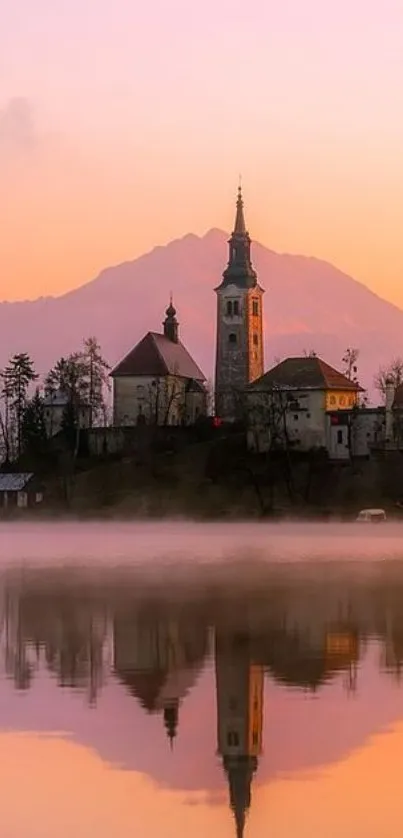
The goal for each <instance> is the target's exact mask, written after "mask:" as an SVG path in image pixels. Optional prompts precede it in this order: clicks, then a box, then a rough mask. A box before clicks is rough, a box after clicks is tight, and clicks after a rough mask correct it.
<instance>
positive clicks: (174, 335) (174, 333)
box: [163, 291, 179, 343]
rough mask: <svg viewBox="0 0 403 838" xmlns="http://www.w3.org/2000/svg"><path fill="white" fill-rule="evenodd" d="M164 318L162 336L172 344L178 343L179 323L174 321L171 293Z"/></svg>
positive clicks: (174, 309)
mask: <svg viewBox="0 0 403 838" xmlns="http://www.w3.org/2000/svg"><path fill="white" fill-rule="evenodd" d="M165 314H166V317H165V320H164V322H163V326H164V335H165V337H166V338H168V340H170V341H172V343H178V341H179V323H178V321H177V319H176V308H175V307H174V305H173V299H172V291H171V292H170V295H169V306H168V308H167V309H166V311H165Z"/></svg>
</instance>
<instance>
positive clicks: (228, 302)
mask: <svg viewBox="0 0 403 838" xmlns="http://www.w3.org/2000/svg"><path fill="white" fill-rule="evenodd" d="M227 315H228V317H232V300H227Z"/></svg>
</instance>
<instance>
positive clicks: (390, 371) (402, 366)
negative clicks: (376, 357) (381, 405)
mask: <svg viewBox="0 0 403 838" xmlns="http://www.w3.org/2000/svg"><path fill="white" fill-rule="evenodd" d="M388 381H390V382H391V383H392V384H393V385H394V387H395V389H396V387H399V385H400V384H402V383H403V358H401V357H397V358H394V359H393V361H391V362H390V364H388V365H387V366H386V367H385V366H383V367H380V368H379V370H378V372H377V374H376V376H375V378H374V384H375V387H376V389H377V390H378V391H379V393H381V395H382V396H383V397H385V394H386V384H387V382H388Z"/></svg>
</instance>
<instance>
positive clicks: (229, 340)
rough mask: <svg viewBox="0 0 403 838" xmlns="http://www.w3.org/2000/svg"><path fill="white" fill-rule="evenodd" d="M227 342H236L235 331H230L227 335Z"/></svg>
mask: <svg viewBox="0 0 403 838" xmlns="http://www.w3.org/2000/svg"><path fill="white" fill-rule="evenodd" d="M228 343H232V344H234V343H236V334H235V332H230V333H229V335H228Z"/></svg>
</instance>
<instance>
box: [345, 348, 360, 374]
mask: <svg viewBox="0 0 403 838" xmlns="http://www.w3.org/2000/svg"><path fill="white" fill-rule="evenodd" d="M359 355H360V350H359V349H353V348H351V347H349V348H348V349H346V351H345V353H344V355H343V357H342V364H343V373H344V375H345V376H346V378H349V379H350V381H356V380H357V372H358V370H357V361H358V358H359Z"/></svg>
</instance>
